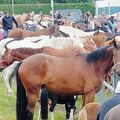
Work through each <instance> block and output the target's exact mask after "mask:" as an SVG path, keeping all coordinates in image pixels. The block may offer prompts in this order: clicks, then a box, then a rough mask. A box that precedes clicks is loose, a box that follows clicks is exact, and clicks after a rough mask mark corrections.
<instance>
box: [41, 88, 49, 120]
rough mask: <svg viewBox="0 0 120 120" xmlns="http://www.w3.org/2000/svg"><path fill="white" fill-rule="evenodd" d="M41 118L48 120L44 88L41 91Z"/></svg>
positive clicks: (46, 94)
mask: <svg viewBox="0 0 120 120" xmlns="http://www.w3.org/2000/svg"><path fill="white" fill-rule="evenodd" d="M41 118H42V120H47V119H48V91H47V89H46V88H45V87H44V88H42V91H41Z"/></svg>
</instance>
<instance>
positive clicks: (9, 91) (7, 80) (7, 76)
mask: <svg viewBox="0 0 120 120" xmlns="http://www.w3.org/2000/svg"><path fill="white" fill-rule="evenodd" d="M12 73H13V70H10V69H9V68H8V67H7V68H6V69H4V70H3V72H2V74H3V79H4V81H5V84H6V87H7V94H8V95H12V93H13V92H12V88H11V83H10V82H11V80H10V79H11V76H12Z"/></svg>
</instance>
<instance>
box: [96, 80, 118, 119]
mask: <svg viewBox="0 0 120 120" xmlns="http://www.w3.org/2000/svg"><path fill="white" fill-rule="evenodd" d="M118 104H120V81H118V83H117V87H116V89H115V95H114V96H112V97H111V98H110V99H108V100H107V101H105V102H104V103H103V104H102V105H101V107H100V110H99V112H98V114H97V119H96V120H104V117H105V115H106V114H107V112H108V111H109V110H110V109H112V108H113V107H115V106H117V105H118Z"/></svg>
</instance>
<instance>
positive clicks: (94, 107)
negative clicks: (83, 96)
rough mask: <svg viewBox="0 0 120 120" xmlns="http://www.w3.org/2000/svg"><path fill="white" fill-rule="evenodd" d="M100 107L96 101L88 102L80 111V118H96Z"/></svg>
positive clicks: (94, 119)
mask: <svg viewBox="0 0 120 120" xmlns="http://www.w3.org/2000/svg"><path fill="white" fill-rule="evenodd" d="M99 109H100V104H99V103H96V102H91V103H88V104H86V105H85V106H84V107H83V108H82V110H80V113H79V119H78V120H96V118H97V113H98V110H99Z"/></svg>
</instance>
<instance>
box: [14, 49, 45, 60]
mask: <svg viewBox="0 0 120 120" xmlns="http://www.w3.org/2000/svg"><path fill="white" fill-rule="evenodd" d="M42 50H43V48H38V49H32V48H24V49H23V51H22V50H19V49H15V50H13V51H12V55H13V56H14V58H15V59H16V60H17V59H20V60H23V59H25V58H27V57H29V56H31V55H34V54H37V53H42Z"/></svg>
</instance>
